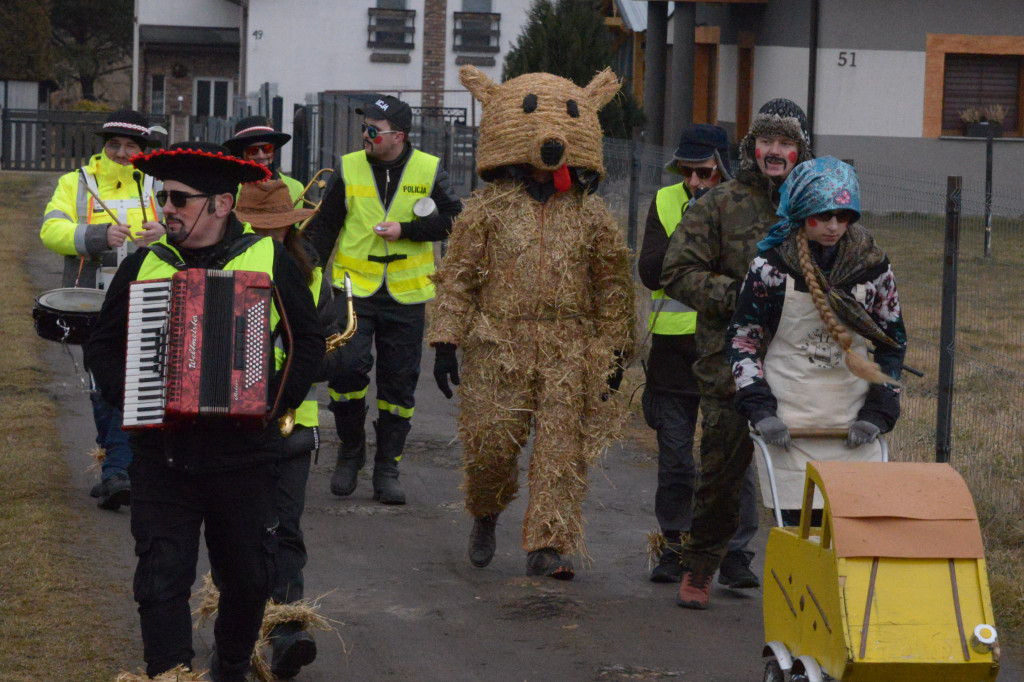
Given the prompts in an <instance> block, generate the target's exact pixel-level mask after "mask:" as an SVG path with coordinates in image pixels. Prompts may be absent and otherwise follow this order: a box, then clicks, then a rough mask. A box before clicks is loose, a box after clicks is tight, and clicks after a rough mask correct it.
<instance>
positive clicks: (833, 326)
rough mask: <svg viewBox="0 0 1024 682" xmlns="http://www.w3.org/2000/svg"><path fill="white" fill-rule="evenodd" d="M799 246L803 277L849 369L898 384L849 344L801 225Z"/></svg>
mask: <svg viewBox="0 0 1024 682" xmlns="http://www.w3.org/2000/svg"><path fill="white" fill-rule="evenodd" d="M796 247H797V253H798V254H799V260H800V269H801V270H802V271H803V275H804V281H806V282H807V290H808V291H810V293H811V300H812V301H814V307H815V308H817V309H818V316H819V317H820V318H821V321H822V322H824V323H825V326H826V327H827V328H828V333H829V336H831V337H832V339H833V340H834V341H835V342H836V343H837V344H839V347H840V348H842V350H843V355H844V356H845V359H846V367H847V369H849V370H850V371H851V372H853V374H855V375H856V376H858V377H860V378H861V379H863V380H864V381H867V382H869V383H872V384H893V385H897V386H898V385H899V382H898V381H896V380H895V379H893V378H892V377H891V376H888V375H887V374H885V373H884V372H883V371H882V370H881V368H880V367H879V366H878V364H877V363H875V362H872V361H871V360H868V359H867V358H865V357H863V356H861V355H860V354H859V353H853V352H851V351H850V347H851V346H852V345H853V337H852V336H850V332H849V330H848V329H847V328H846V326H845V325H844V324H843V323H842V322H840V321H839V318H837V317H836V314H835V313H834V312H833V311H832V307H831V306H830V305H829V304H828V300H827V299H826V298H825V292H824V291H822V290H821V283H820V282H819V281H818V278H817V276H816V269H817V268H816V267H815V265H814V261H813V260H812V259H811V249H810V246H809V245H808V243H807V231H806V230H803V229H801V230H800V231H799V232H798V233H797V235H796Z"/></svg>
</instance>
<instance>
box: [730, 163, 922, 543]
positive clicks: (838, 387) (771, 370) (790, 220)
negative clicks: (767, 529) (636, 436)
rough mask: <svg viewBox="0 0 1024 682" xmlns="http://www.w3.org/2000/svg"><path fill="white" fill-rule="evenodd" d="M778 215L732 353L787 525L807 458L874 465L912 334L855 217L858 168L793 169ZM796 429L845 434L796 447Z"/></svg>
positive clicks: (889, 276)
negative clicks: (842, 439) (792, 431)
mask: <svg viewBox="0 0 1024 682" xmlns="http://www.w3.org/2000/svg"><path fill="white" fill-rule="evenodd" d="M778 216H779V217H780V220H779V222H778V223H776V224H775V225H774V226H773V227H772V228H771V230H770V231H769V233H768V236H767V237H765V239H764V240H763V241H761V242H760V243H759V244H758V255H757V257H756V258H755V259H754V260H753V262H751V264H750V269H749V270H748V272H747V277H746V280H745V281H744V283H743V289H742V290H741V292H740V295H739V299H738V301H737V304H736V312H735V314H734V315H733V318H732V323H731V325H730V326H729V330H728V332H727V337H726V352H727V353H728V356H729V361H730V363H731V364H732V372H733V378H734V379H735V381H736V387H737V393H736V397H735V406H736V409H737V410H738V411H739V412H740V414H742V415H743V416H745V417H746V418H747V419H748V420H749V421H750V423H751V424H752V425H753V426H754V428H755V430H756V431H758V432H759V433H760V435H761V437H762V438H763V439H764V441H765V442H766V443H767V444H768V445H769V450H770V451H771V456H772V462H773V465H774V468H775V474H776V483H777V486H778V493H779V505H780V506H781V507H782V509H783V521H784V523H785V524H786V525H795V524H796V522H797V520H798V518H799V516H798V515H799V507H800V501H801V498H802V495H803V481H804V471H805V469H806V464H807V461H808V460H809V459H814V460H822V459H846V460H871V459H878V458H879V456H880V446H879V445H878V443H877V438H878V435H879V434H881V433H887V432H889V431H890V430H892V428H893V426H894V425H895V423H896V419H897V418H898V417H899V412H900V404H899V393H900V389H899V377H900V371H901V369H902V367H903V356H904V353H905V351H906V330H905V329H904V326H903V317H902V313H901V310H900V302H899V296H898V294H897V292H896V279H895V276H894V274H893V270H892V266H891V265H890V263H889V259H888V257H887V256H886V255H885V253H883V252H882V250H881V249H879V248H878V246H877V245H876V244H875V242H874V239H873V238H872V237H871V234H870V233H869V232H868V231H867V230H866V229H865V228H864V227H862V226H861V225H859V224H857V222H856V221H857V220H858V219H859V218H860V184H859V182H858V180H857V174H856V172H855V171H854V169H853V168H852V167H851V166H849V165H848V164H846V163H843V162H842V161H839V160H838V159H835V158H832V157H823V158H820V159H815V160H811V161H806V162H804V163H802V164H800V165H799V166H797V167H796V168H795V169H794V170H793V172H792V173H791V174H790V176H789V177H788V178H787V179H786V181H785V183H784V184H783V185H782V189H781V200H780V204H779V209H778ZM869 341H870V342H871V344H872V345H873V346H874V361H873V362H872V360H870V359H869V358H868V342H869ZM794 428H842V429H846V430H847V437H846V441H845V443H837V442H835V441H828V440H818V439H815V440H814V442H811V441H810V439H808V440H807V441H800V442H798V443H795V444H794V443H793V441H792V438H791V435H790V429H794ZM812 453H813V454H812ZM766 485H767V481H766V476H764V475H763V476H762V490H763V491H766ZM766 493H767V491H766ZM765 499H766V500H768V499H771V497H770V493H767V494H765Z"/></svg>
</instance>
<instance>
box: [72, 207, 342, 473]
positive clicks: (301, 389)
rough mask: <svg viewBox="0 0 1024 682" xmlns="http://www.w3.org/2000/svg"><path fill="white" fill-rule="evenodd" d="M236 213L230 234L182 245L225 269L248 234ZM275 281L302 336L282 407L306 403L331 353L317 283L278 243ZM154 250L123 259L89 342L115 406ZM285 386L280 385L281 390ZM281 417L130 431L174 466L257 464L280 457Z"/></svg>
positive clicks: (190, 258) (192, 260) (203, 262)
mask: <svg viewBox="0 0 1024 682" xmlns="http://www.w3.org/2000/svg"><path fill="white" fill-rule="evenodd" d="M242 229H243V228H242V224H241V223H240V222H239V221H238V219H237V218H235V216H234V214H231V217H230V219H229V222H228V229H227V233H226V235H225V237H224V239H223V240H221V241H220V242H218V243H217V244H215V245H213V246H210V247H207V248H203V249H194V250H193V249H179V251H180V253H181V255H182V258H183V260H184V261H185V263H186V265H187V266H188V267H189V268H193V267H203V268H218V269H219V268H220V267H222V266H223V262H222V261H223V258H224V257H225V254H226V252H227V250H228V248H229V246H230V244H231V242H233V241H234V240H236V239H238V238H239V237H241V235H242ZM274 247H275V248H274V270H273V281H274V287H275V288H276V289H277V292H278V295H279V296H280V297H281V303H282V305H283V307H284V311H285V314H286V315H287V317H288V324H289V327H290V329H291V333H292V336H293V339H294V349H293V354H292V362H291V367H290V369H289V371H288V375H287V378H286V379H285V384H284V390H283V394H282V400H281V403H282V404H281V407H280V408H279V411H280V412H283V410H284V409H285V408H295V407H298V406H299V404H300V403H301V402H302V399H303V398H304V397H305V396H306V394H307V392H308V391H309V387H310V386H311V385H312V384H313V381H314V379H315V378H316V373H317V370H318V369H319V367H320V363H321V360H322V358H323V355H324V346H325V344H324V335H323V332H322V331H321V325H320V320H319V319H318V317H317V311H316V308H315V307H314V305H313V296H312V294H310V291H309V285H308V283H307V282H306V281H305V280H304V279H303V277H302V273H301V272H300V271H299V268H298V266H296V265H295V262H294V261H293V260H292V258H291V256H289V255H288V252H287V251H286V250H285V248H284V247H283V246H282V245H281V244H277V243H275V244H274ZM149 252H150V250H149V249H148V248H142V249H139V250H138V251H136V252H135V253H134V254H132V255H131V256H129V257H128V258H126V259H125V260H124V262H122V264H121V267H120V268H119V269H118V271H117V274H116V275H115V276H114V279H113V281H112V282H111V284H110V289H109V290H108V291H107V296H106V298H105V300H104V302H103V307H102V309H101V310H100V317H99V321H98V322H97V324H96V327H95V328H94V329H93V333H92V336H91V337H90V339H89V342H88V343H87V344H86V346H85V357H86V362H87V364H88V366H89V369H90V371H91V372H92V374H93V377H94V378H95V381H96V384H97V387H98V388H99V390H100V393H102V395H103V398H104V399H105V400H106V401H107V402H109V403H110V404H111V405H114V406H115V407H118V408H121V407H122V406H123V405H124V384H125V353H126V348H127V340H128V338H127V337H128V332H127V319H128V293H129V285H130V284H131V282H133V281H134V280H135V278H136V277H137V276H138V273H139V269H140V268H141V266H142V261H143V260H144V259H145V257H146V255H147V254H149ZM276 392H277V386H276V385H274V386H272V391H271V394H272V395H276ZM279 439H280V432H279V431H278V428H277V419H276V415H275V418H274V419H272V420H270V422H269V423H268V424H267V426H266V428H264V429H262V430H243V429H240V428H239V427H238V426H237V425H235V424H232V423H230V422H226V421H224V420H221V421H207V422H202V423H196V424H195V425H192V426H189V427H184V428H176V429H152V428H150V429H143V430H136V431H132V432H131V433H130V440H131V446H132V452H133V453H134V455H135V456H136V457H153V458H158V459H162V460H163V461H164V463H165V464H166V465H167V466H171V467H174V468H180V469H184V470H185V471H189V472H193V473H200V472H203V471H214V470H225V469H233V468H240V467H244V466H250V465H253V464H256V463H259V462H262V461H265V460H269V459H275V458H277V457H279V456H280V448H279V447H278V441H279Z"/></svg>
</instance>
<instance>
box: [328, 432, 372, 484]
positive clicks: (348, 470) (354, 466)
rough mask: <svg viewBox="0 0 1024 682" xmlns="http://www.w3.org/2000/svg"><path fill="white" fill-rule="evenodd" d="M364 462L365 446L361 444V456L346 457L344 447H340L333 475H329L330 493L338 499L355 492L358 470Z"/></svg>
mask: <svg viewBox="0 0 1024 682" xmlns="http://www.w3.org/2000/svg"><path fill="white" fill-rule="evenodd" d="M365 462H366V445H365V443H364V444H363V449H362V455H361V456H360V455H358V454H357V455H356V456H354V457H347V456H346V453H345V446H344V445H342V446H341V452H340V453H339V454H338V461H337V464H335V465H334V473H333V474H331V492H332V493H333V494H335V495H337V496H338V497H346V496H347V495H351V494H352V493H353V492H355V489H356V485H357V484H358V483H359V470H360V469H362V468H363V464H364V463H365Z"/></svg>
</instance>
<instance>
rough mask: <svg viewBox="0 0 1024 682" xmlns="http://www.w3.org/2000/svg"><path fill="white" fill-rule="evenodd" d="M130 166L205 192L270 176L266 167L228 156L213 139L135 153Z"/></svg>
mask: <svg viewBox="0 0 1024 682" xmlns="http://www.w3.org/2000/svg"><path fill="white" fill-rule="evenodd" d="M132 165H133V166H135V167H136V168H138V169H139V170H140V171H142V172H143V173H145V174H146V175H151V176H153V177H154V178H156V179H157V180H162V181H167V180H175V181H177V182H180V183H183V184H186V185H188V186H189V187H193V188H195V189H197V190H199V191H201V192H207V193H209V194H234V193H235V192H237V191H238V186H239V185H240V184H244V183H248V182H259V181H260V180H268V179H270V169H269V168H267V167H266V166H262V165H260V164H258V163H255V162H254V161H245V160H244V159H239V158H237V157H235V156H232V155H231V153H230V152H229V151H228V150H227V148H225V147H223V146H222V145H219V144H216V143H214V142H178V143H176V144H172V145H171V146H170V147H169V148H168V149H158V150H157V151H154V152H149V153H147V154H136V155H135V156H133V157H132Z"/></svg>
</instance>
